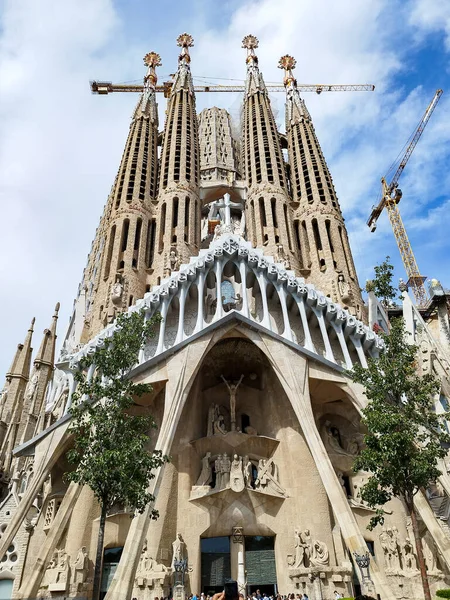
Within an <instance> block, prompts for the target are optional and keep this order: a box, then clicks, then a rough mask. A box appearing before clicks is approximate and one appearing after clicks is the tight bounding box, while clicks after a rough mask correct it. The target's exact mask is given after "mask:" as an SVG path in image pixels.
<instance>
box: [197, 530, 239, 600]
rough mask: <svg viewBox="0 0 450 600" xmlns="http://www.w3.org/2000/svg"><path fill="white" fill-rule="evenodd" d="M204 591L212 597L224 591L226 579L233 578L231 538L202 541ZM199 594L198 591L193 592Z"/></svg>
mask: <svg viewBox="0 0 450 600" xmlns="http://www.w3.org/2000/svg"><path fill="white" fill-rule="evenodd" d="M200 548H201V553H202V570H201V573H202V589H201V591H202V592H203V593H204V594H205V595H208V594H209V595H210V596H212V595H213V594H215V593H216V592H222V591H223V584H224V581H225V579H230V577H231V563H230V538H229V537H214V538H202V539H201V545H200ZM192 592H193V593H197V592H198V590H192Z"/></svg>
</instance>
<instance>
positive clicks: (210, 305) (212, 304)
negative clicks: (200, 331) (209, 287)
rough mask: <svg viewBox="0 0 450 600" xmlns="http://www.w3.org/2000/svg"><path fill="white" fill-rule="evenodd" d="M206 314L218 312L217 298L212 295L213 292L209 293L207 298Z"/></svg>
mask: <svg viewBox="0 0 450 600" xmlns="http://www.w3.org/2000/svg"><path fill="white" fill-rule="evenodd" d="M205 305H206V306H205V316H206V317H207V316H208V315H213V314H214V313H215V312H216V307H217V300H215V299H214V298H213V297H212V294H207V296H206V298H205Z"/></svg>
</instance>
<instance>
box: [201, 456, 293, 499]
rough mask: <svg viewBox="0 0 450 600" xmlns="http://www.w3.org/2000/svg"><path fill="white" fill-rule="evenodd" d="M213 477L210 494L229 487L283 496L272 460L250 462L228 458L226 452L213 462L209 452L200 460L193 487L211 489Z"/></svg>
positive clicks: (241, 458)
mask: <svg viewBox="0 0 450 600" xmlns="http://www.w3.org/2000/svg"><path fill="white" fill-rule="evenodd" d="M213 473H214V474H215V483H214V491H220V490H224V489H227V488H230V489H231V490H233V491H234V492H242V491H243V490H244V489H245V488H250V489H254V490H258V491H261V492H266V493H272V494H276V495H282V496H284V495H285V490H284V489H283V488H282V487H281V485H280V484H279V477H278V466H277V465H276V463H275V462H274V460H273V459H272V458H270V459H265V458H261V459H260V460H258V461H257V460H252V459H250V457H249V456H238V455H237V454H234V455H233V456H229V455H228V454H227V453H226V452H225V453H224V454H219V455H218V456H217V457H216V458H215V459H213V458H212V456H211V452H207V453H206V454H205V456H204V457H203V458H202V468H201V471H200V475H199V477H198V479H197V482H196V484H195V485H196V486H209V487H212V483H213V479H214V475H213Z"/></svg>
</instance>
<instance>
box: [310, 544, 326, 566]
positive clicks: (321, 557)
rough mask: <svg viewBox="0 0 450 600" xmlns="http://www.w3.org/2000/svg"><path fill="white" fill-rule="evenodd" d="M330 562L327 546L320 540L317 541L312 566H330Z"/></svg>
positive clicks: (312, 554) (313, 548)
mask: <svg viewBox="0 0 450 600" xmlns="http://www.w3.org/2000/svg"><path fill="white" fill-rule="evenodd" d="M329 561H330V555H329V552H328V548H327V546H326V544H325V543H324V542H320V541H319V540H315V541H314V543H313V546H312V552H311V559H310V562H311V565H312V566H313V567H323V566H326V565H328V563H329Z"/></svg>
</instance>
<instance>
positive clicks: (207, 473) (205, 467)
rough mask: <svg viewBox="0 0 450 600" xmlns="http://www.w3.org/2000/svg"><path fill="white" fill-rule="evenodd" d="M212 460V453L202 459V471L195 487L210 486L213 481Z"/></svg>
mask: <svg viewBox="0 0 450 600" xmlns="http://www.w3.org/2000/svg"><path fill="white" fill-rule="evenodd" d="M210 459H211V452H207V453H206V454H205V456H204V457H203V458H202V470H201V472H200V475H199V478H198V479H197V483H196V484H195V485H209V484H210V483H211V481H212V469H211V465H210V464H209V461H210Z"/></svg>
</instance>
